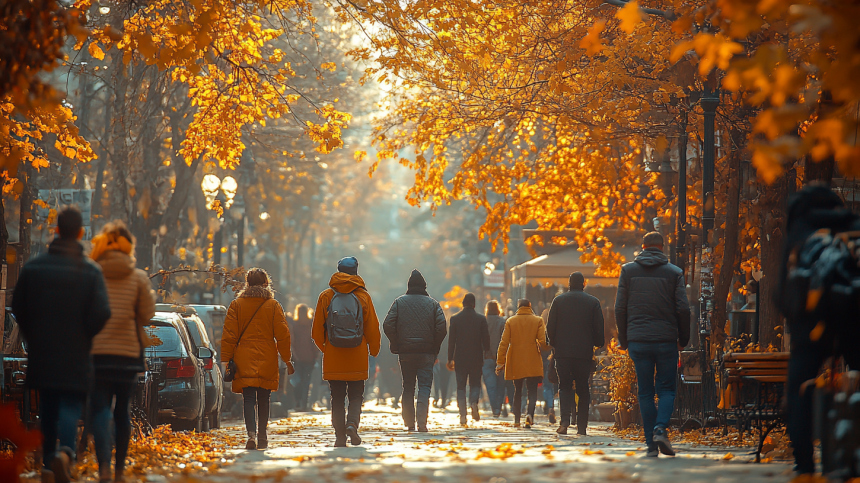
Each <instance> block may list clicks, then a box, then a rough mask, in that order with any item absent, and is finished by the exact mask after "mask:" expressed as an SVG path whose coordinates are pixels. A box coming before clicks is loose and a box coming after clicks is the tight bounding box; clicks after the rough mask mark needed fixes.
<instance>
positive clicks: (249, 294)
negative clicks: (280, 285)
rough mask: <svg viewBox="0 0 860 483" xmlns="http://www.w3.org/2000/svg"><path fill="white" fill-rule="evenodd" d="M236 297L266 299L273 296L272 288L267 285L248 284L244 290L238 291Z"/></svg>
mask: <svg viewBox="0 0 860 483" xmlns="http://www.w3.org/2000/svg"><path fill="white" fill-rule="evenodd" d="M238 298H242V299H248V298H258V299H267V300H268V299H270V298H274V295H273V294H272V290H271V289H270V288H269V287H264V286H262V285H249V286H248V287H245V289H244V290H242V291H241V292H239V295H238Z"/></svg>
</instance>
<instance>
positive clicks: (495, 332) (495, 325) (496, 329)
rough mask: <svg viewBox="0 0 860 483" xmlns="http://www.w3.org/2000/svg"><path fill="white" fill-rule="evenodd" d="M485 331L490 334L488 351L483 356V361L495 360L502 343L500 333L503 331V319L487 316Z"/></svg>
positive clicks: (496, 316)
mask: <svg viewBox="0 0 860 483" xmlns="http://www.w3.org/2000/svg"><path fill="white" fill-rule="evenodd" d="M487 330H488V331H489V332H490V349H489V350H488V351H487V353H486V354H484V359H492V360H495V358H496V353H497V352H498V351H499V343H501V342H502V332H504V331H505V318H504V317H502V316H501V315H488V316H487Z"/></svg>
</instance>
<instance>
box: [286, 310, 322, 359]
mask: <svg viewBox="0 0 860 483" xmlns="http://www.w3.org/2000/svg"><path fill="white" fill-rule="evenodd" d="M313 326H314V321H313V319H311V318H310V317H302V316H299V318H298V320H294V321H293V323H292V324H291V325H290V327H291V328H290V332H291V334H290V335H291V337H292V341H293V359H294V360H295V361H296V362H307V363H311V362H316V360H317V357H319V355H320V351H318V350H317V348H316V346H315V345H314V341H313V339H312V338H311V332H312V330H313Z"/></svg>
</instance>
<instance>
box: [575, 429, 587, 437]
mask: <svg viewBox="0 0 860 483" xmlns="http://www.w3.org/2000/svg"><path fill="white" fill-rule="evenodd" d="M576 434H578V435H580V436H588V433H586V432H585V428H580V429H577V430H576Z"/></svg>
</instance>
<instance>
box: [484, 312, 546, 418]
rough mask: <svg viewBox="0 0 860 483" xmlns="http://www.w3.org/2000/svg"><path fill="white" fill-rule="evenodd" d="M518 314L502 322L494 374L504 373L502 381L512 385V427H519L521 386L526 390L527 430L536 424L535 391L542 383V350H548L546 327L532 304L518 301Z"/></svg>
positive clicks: (521, 397) (521, 399)
mask: <svg viewBox="0 0 860 483" xmlns="http://www.w3.org/2000/svg"><path fill="white" fill-rule="evenodd" d="M517 305H518V308H517V313H516V315H514V316H513V317H511V318H510V319H508V321H507V322H505V331H504V332H502V341H501V343H500V344H499V352H498V356H497V357H496V374H499V373H501V371H503V370H504V371H505V380H506V381H514V400H513V403H512V405H513V411H514V425H515V426H516V427H520V415H521V414H522V401H523V384H525V385H526V388H527V390H528V399H529V402H528V414H527V416H526V424H525V427H526V428H531V426H532V424H534V420H535V405H536V403H537V387H538V384H539V383H540V382H541V380H543V359H541V355H540V354H541V350H543V349H546V348H547V343H546V325H544V322H543V319H542V318H540V317H538V316H537V315H535V314H534V312H532V304H531V302H529V301H528V300H526V299H521V300H520V301H519V303H518V304H517Z"/></svg>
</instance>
